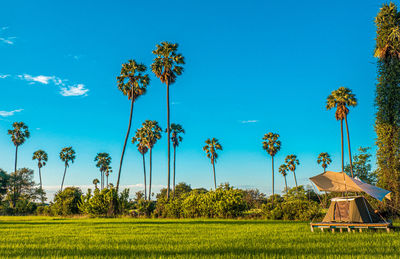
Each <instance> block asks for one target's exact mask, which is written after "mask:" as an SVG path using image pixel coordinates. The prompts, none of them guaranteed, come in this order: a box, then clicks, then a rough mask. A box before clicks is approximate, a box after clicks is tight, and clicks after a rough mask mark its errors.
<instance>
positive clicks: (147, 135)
mask: <svg viewBox="0 0 400 259" xmlns="http://www.w3.org/2000/svg"><path fill="white" fill-rule="evenodd" d="M142 130H143V133H142V134H143V135H142V138H143V139H145V141H144V143H145V144H146V146H147V148H148V150H149V156H150V161H149V163H150V167H149V193H148V200H150V199H151V181H152V172H153V147H154V145H155V144H156V143H157V141H158V140H159V139H161V132H162V129H161V127H160V126H159V125H158V122H157V121H151V120H146V121H145V122H143V124H142Z"/></svg>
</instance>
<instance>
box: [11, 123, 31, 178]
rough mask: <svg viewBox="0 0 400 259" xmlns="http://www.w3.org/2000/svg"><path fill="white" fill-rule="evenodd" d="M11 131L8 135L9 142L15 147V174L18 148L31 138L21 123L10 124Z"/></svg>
mask: <svg viewBox="0 0 400 259" xmlns="http://www.w3.org/2000/svg"><path fill="white" fill-rule="evenodd" d="M12 127H13V129H10V130H8V135H10V136H11V141H12V142H13V143H14V146H15V164H14V172H17V160H18V147H19V146H21V145H22V144H24V143H25V140H26V139H27V138H29V137H30V136H31V134H30V132H29V129H28V126H27V125H25V123H23V122H14V123H13V124H12Z"/></svg>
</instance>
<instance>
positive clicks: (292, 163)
mask: <svg viewBox="0 0 400 259" xmlns="http://www.w3.org/2000/svg"><path fill="white" fill-rule="evenodd" d="M285 163H286V164H287V167H288V169H289V170H290V171H292V172H294V171H295V170H296V168H297V165H300V162H299V159H298V158H297V156H296V155H288V156H286V158H285Z"/></svg>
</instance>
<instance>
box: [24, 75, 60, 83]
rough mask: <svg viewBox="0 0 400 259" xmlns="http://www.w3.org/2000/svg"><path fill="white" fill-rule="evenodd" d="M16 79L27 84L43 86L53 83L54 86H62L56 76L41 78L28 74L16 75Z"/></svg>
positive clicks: (41, 76)
mask: <svg viewBox="0 0 400 259" xmlns="http://www.w3.org/2000/svg"><path fill="white" fill-rule="evenodd" d="M18 77H19V78H20V79H22V80H25V81H28V82H37V83H42V84H45V85H47V84H49V82H53V83H54V84H55V85H60V84H63V82H62V80H61V79H60V78H58V77H56V76H43V75H39V76H32V75H28V74H23V75H18Z"/></svg>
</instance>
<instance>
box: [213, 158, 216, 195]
mask: <svg viewBox="0 0 400 259" xmlns="http://www.w3.org/2000/svg"><path fill="white" fill-rule="evenodd" d="M212 165H213V172H214V188H215V190H216V189H217V178H216V176H215V164H214V161H213V162H212Z"/></svg>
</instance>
